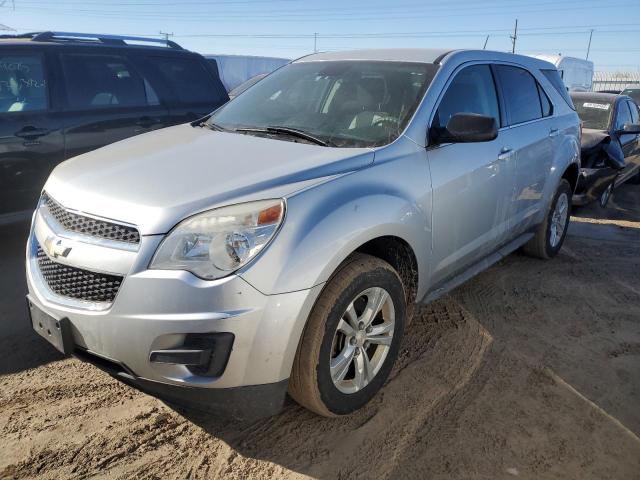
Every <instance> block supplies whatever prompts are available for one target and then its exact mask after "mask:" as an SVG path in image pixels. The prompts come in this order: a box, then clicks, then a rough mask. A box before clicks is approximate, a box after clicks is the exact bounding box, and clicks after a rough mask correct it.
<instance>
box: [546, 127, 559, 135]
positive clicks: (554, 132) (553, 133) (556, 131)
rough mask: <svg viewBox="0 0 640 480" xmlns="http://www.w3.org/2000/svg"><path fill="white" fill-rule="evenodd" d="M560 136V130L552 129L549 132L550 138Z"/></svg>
mask: <svg viewBox="0 0 640 480" xmlns="http://www.w3.org/2000/svg"><path fill="white" fill-rule="evenodd" d="M559 134H560V130H558V129H557V128H552V129H551V130H549V136H550V137H555V136H557V135H559Z"/></svg>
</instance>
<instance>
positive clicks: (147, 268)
mask: <svg viewBox="0 0 640 480" xmlns="http://www.w3.org/2000/svg"><path fill="white" fill-rule="evenodd" d="M579 145H580V124H579V120H578V116H577V114H576V112H575V110H574V107H573V104H572V102H571V99H570V98H569V97H568V95H567V92H566V89H565V88H564V86H563V85H562V81H561V80H560V77H559V75H558V72H557V71H556V70H555V68H554V67H553V65H551V64H549V63H546V62H544V61H541V60H537V59H534V58H529V57H524V56H519V55H513V54H506V53H498V52H489V51H471V50H455V51H451V50H425V49H415V50H413V49H407V50H364V51H349V52H332V53H318V54H314V55H310V56H307V57H304V58H301V59H299V60H297V61H294V62H292V63H291V64H289V65H287V66H284V67H282V68H280V69H279V70H277V71H276V72H274V73H272V74H270V75H268V76H267V77H265V78H264V79H263V80H261V81H260V82H258V83H256V84H255V85H254V86H252V87H250V88H249V89H248V90H246V91H245V92H243V93H242V94H240V95H239V96H238V97H236V98H235V99H233V100H232V101H231V102H229V103H227V104H225V105H224V106H222V107H220V108H219V109H217V110H216V111H215V112H214V113H213V114H211V115H210V116H208V117H205V118H203V119H201V120H198V121H195V122H193V123H191V124H184V125H179V126H175V127H170V128H167V129H164V130H160V131H156V132H150V133H147V134H143V135H140V136H137V137H134V138H130V139H128V140H124V141H121V142H118V143H115V144H112V145H109V146H106V147H104V148H101V149H99V150H96V151H93V152H89V153H85V154H83V155H80V156H77V157H75V158H73V159H70V160H68V161H66V162H63V163H62V164H60V165H59V166H57V167H56V168H55V170H54V171H53V172H52V174H51V175H50V177H49V179H48V180H47V182H46V184H45V186H44V189H43V191H42V195H41V197H40V201H39V204H38V207H37V210H36V212H35V213H34V216H33V221H32V228H31V234H30V237H29V240H28V246H27V262H26V268H27V278H28V287H29V294H28V303H29V310H30V314H31V321H32V325H33V328H34V329H35V330H36V331H37V332H38V333H39V334H40V335H42V336H43V337H45V338H47V339H48V340H49V341H50V343H52V344H53V345H54V346H56V347H57V348H58V349H59V350H61V351H62V352H64V353H66V354H72V355H75V356H77V357H79V358H81V359H84V360H86V361H89V362H91V363H93V364H95V365H96V366H98V367H101V368H103V369H105V370H107V371H108V372H109V373H111V374H112V375H114V376H115V377H116V378H118V379H121V380H122V381H124V382H126V383H128V384H130V385H132V386H134V387H137V388H139V389H141V390H143V391H145V392H148V393H150V394H152V395H155V396H157V397H160V398H162V399H164V400H165V401H167V402H169V403H172V404H177V405H182V406H186V407H191V408H196V409H200V410H207V411H214V412H218V414H225V415H229V416H233V417H249V416H256V417H257V416H264V415H270V414H274V413H276V412H278V411H279V409H280V408H281V406H282V405H283V402H284V399H285V396H286V394H287V392H288V393H289V394H290V395H291V397H293V399H295V400H296V401H297V402H298V403H300V404H301V405H303V406H305V407H306V408H308V409H310V410H312V411H314V412H316V413H318V414H320V415H325V416H335V415H343V414H348V413H350V412H353V411H354V410H356V409H358V408H360V407H362V406H363V405H364V404H365V403H366V402H368V401H369V400H370V399H371V398H372V397H373V396H374V395H375V394H376V392H378V390H380V389H381V387H382V386H383V384H384V383H385V380H386V379H387V377H388V375H389V372H390V370H391V368H392V366H393V363H394V361H395V360H396V357H397V356H398V350H399V347H400V343H401V341H402V336H403V332H404V330H405V328H406V327H407V320H408V319H407V306H408V304H410V303H411V302H415V303H425V302H430V301H432V300H434V299H435V298H437V297H439V296H441V295H443V294H444V293H446V292H448V291H449V290H451V289H452V288H454V287H456V286H457V285H459V284H460V283H462V282H463V281H465V280H466V279H468V278H470V277H471V276H472V275H474V274H476V273H478V272H479V271H481V270H483V269H485V268H487V267H488V266H489V265H491V264H492V263H494V262H496V261H497V260H499V259H500V258H503V257H504V256H505V255H507V254H509V253H510V252H512V251H514V250H516V249H518V248H520V247H523V249H524V251H525V252H527V253H529V254H531V255H533V256H536V257H539V258H543V259H547V258H551V257H553V256H555V255H556V254H557V253H558V251H559V250H560V248H561V246H562V244H563V241H564V239H565V235H566V233H567V227H568V223H569V215H570V210H571V197H572V194H573V191H574V189H575V186H576V182H577V178H578V172H579V170H578V166H579V161H580V158H579Z"/></svg>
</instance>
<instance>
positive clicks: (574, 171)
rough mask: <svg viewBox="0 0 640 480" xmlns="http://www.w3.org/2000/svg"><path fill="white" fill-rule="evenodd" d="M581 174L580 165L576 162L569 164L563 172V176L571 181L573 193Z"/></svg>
mask: <svg viewBox="0 0 640 480" xmlns="http://www.w3.org/2000/svg"><path fill="white" fill-rule="evenodd" d="M579 174H580V169H579V168H578V165H577V164H576V163H571V164H569V166H568V167H567V168H566V169H565V171H564V172H563V174H562V177H561V178H564V179H565V180H567V181H568V182H569V185H570V186H571V192H572V193H573V192H575V191H576V187H577V185H578V175H579Z"/></svg>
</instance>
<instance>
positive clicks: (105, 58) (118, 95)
mask: <svg viewBox="0 0 640 480" xmlns="http://www.w3.org/2000/svg"><path fill="white" fill-rule="evenodd" d="M61 61H62V67H63V70H64V77H65V85H66V89H67V97H68V100H69V106H70V107H71V108H73V109H88V108H105V107H133V106H144V105H152V104H153V102H154V99H155V102H156V104H157V96H156V95H155V92H153V91H152V90H151V86H150V85H149V84H148V83H147V82H146V81H145V80H144V79H143V78H142V77H141V76H140V75H139V74H138V73H137V72H136V71H135V70H134V69H133V68H132V67H131V65H130V64H129V62H128V61H127V60H126V59H125V58H123V57H119V56H115V55H84V54H63V55H61Z"/></svg>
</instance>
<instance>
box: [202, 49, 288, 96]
mask: <svg viewBox="0 0 640 480" xmlns="http://www.w3.org/2000/svg"><path fill="white" fill-rule="evenodd" d="M204 57H205V58H206V59H207V60H209V61H215V63H216V66H217V68H218V74H219V75H220V80H222V83H223V85H224V86H225V88H226V89H227V92H229V91H231V90H233V89H234V88H236V87H237V86H238V85H240V84H242V83H244V82H246V81H247V80H249V79H250V78H252V77H255V76H256V75H260V74H263V73H271V72H273V71H274V70H275V69H277V68H280V67H281V66H282V65H286V64H287V63H289V62H290V61H291V60H289V59H288V58H277V57H254V56H249V55H217V54H212V55H205V56H204Z"/></svg>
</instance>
